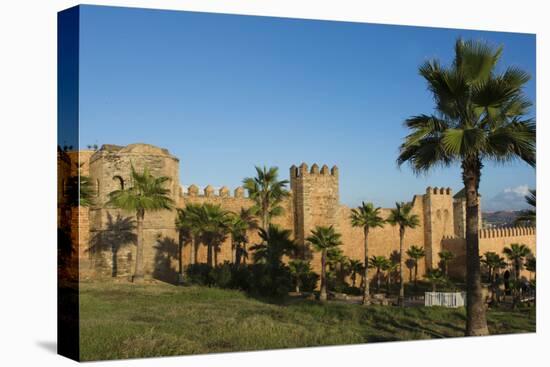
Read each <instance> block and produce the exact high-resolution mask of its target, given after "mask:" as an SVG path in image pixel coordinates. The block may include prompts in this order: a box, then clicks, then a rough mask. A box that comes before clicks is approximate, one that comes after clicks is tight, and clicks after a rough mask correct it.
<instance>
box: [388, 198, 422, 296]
mask: <svg viewBox="0 0 550 367" xmlns="http://www.w3.org/2000/svg"><path fill="white" fill-rule="evenodd" d="M387 221H388V223H390V224H391V225H392V226H399V297H398V298H397V303H398V304H399V305H400V306H402V307H403V306H404V305H405V285H404V284H403V260H404V256H403V242H404V240H405V230H406V229H407V228H416V227H418V225H419V224H420V218H419V217H418V215H416V214H413V213H412V203H395V208H394V209H392V210H391V212H390V216H389V217H388V219H387Z"/></svg>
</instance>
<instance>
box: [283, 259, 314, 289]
mask: <svg viewBox="0 0 550 367" xmlns="http://www.w3.org/2000/svg"><path fill="white" fill-rule="evenodd" d="M288 268H289V270H290V275H292V277H293V278H294V283H295V284H296V293H300V287H301V286H302V278H303V277H304V276H306V275H308V274H309V273H310V272H311V265H310V264H309V262H308V261H305V260H300V259H294V260H290V261H289V262H288Z"/></svg>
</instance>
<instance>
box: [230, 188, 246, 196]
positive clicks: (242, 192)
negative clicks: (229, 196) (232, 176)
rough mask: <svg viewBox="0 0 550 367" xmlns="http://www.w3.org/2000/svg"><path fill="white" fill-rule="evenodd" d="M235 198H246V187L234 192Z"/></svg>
mask: <svg viewBox="0 0 550 367" xmlns="http://www.w3.org/2000/svg"><path fill="white" fill-rule="evenodd" d="M233 194H234V196H235V198H244V187H242V186H239V187H237V188H236V189H235V191H234V192H233Z"/></svg>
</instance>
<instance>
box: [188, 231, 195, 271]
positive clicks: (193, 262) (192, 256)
mask: <svg viewBox="0 0 550 367" xmlns="http://www.w3.org/2000/svg"><path fill="white" fill-rule="evenodd" d="M196 261H197V251H196V250H195V236H194V235H191V259H190V260H189V263H190V264H191V265H195V262H196Z"/></svg>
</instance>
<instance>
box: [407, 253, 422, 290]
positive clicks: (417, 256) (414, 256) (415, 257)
mask: <svg viewBox="0 0 550 367" xmlns="http://www.w3.org/2000/svg"><path fill="white" fill-rule="evenodd" d="M407 256H409V258H410V259H411V260H412V261H413V264H414V287H415V288H416V287H417V279H418V260H420V259H422V258H423V257H424V256H426V251H424V247H422V246H415V245H412V246H411V247H410V248H409V249H408V250H407Z"/></svg>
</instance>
